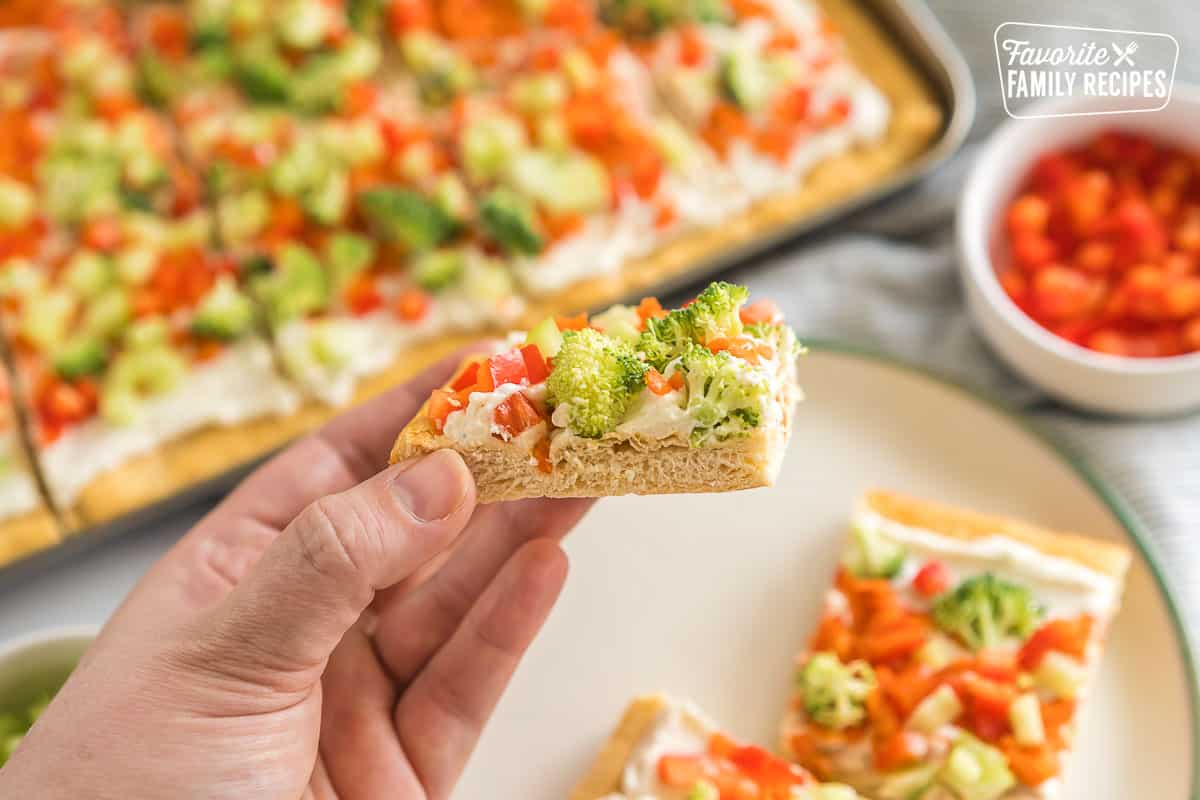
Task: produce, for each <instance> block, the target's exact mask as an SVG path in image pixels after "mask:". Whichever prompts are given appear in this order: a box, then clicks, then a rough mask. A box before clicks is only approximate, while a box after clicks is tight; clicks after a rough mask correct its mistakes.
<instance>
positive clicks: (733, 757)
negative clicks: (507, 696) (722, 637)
mask: <svg viewBox="0 0 1200 800" xmlns="http://www.w3.org/2000/svg"><path fill="white" fill-rule="evenodd" d="M569 797H570V800H743V799H744V800H752V799H753V800H856V798H857V797H858V795H857V794H856V793H855V792H854V790H853V789H851V788H850V787H849V786H845V785H838V784H821V783H818V782H817V780H816V778H814V777H813V776H812V775H811V774H810V773H809V772H808V771H807V770H804V769H802V768H800V767H798V766H796V765H795V764H790V763H788V762H787V761H785V760H784V759H782V758H779V757H778V756H775V755H773V754H771V753H769V752H768V751H766V750H764V749H763V748H761V747H757V746H755V745H751V744H744V743H741V742H739V741H737V740H736V739H734V738H733V737H731V736H729V735H727V734H725V733H723V732H722V731H721V730H720V728H718V727H717V725H716V724H715V723H713V722H712V721H711V720H709V719H708V717H707V716H705V715H704V713H703V712H701V711H700V710H699V709H697V708H696V707H695V706H694V705H693V704H692V703H689V702H687V701H682V700H677V699H674V698H671V697H666V696H663V695H650V696H646V697H639V698H637V699H635V700H634V701H633V702H632V703H630V704H629V707H628V708H626V709H625V714H624V715H623V716H622V718H621V721H620V723H619V724H618V725H617V728H616V730H614V731H613V733H612V735H611V736H610V737H609V739H608V741H607V742H606V743H605V745H604V748H603V749H602V750H601V751H600V754H599V755H598V756H597V757H596V761H595V763H593V765H592V768H591V769H590V770H589V771H588V773H587V774H586V775H584V777H583V778H582V779H581V780H580V781H579V783H578V784H576V786H575V788H574V789H573V790H572V792H571V794H570V795H569Z"/></svg>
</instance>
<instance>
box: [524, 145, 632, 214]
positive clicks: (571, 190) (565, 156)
mask: <svg viewBox="0 0 1200 800" xmlns="http://www.w3.org/2000/svg"><path fill="white" fill-rule="evenodd" d="M508 181H509V183H510V184H511V185H512V187H513V188H514V189H516V190H517V191H518V192H520V193H521V194H523V195H525V196H526V197H529V198H531V199H532V200H533V201H534V202H536V203H537V204H538V205H540V206H543V207H544V208H546V209H548V210H550V211H552V212H554V213H556V214H591V213H595V212H597V211H601V210H603V209H604V208H606V207H607V205H608V202H609V197H610V192H609V178H608V172H607V171H606V170H605V169H604V165H603V164H601V163H600V162H599V161H597V160H596V159H594V158H592V157H591V156H589V155H586V154H584V153H578V152H573V151H568V152H551V151H547V150H523V151H521V152H520V153H517V154H516V155H515V156H513V158H512V161H511V162H510V163H509V165H508Z"/></svg>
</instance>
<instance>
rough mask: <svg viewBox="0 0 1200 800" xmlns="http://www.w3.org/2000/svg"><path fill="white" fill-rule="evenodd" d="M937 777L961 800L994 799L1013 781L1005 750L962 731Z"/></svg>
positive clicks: (1015, 780)
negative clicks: (1002, 750)
mask: <svg viewBox="0 0 1200 800" xmlns="http://www.w3.org/2000/svg"><path fill="white" fill-rule="evenodd" d="M938 778H939V779H940V780H941V782H942V783H944V784H945V785H946V786H948V787H949V788H951V789H953V790H954V791H955V793H956V794H957V796H958V797H960V798H962V800H996V798H998V797H1000V796H1002V795H1003V794H1004V793H1005V792H1007V791H1008V790H1009V789H1011V788H1012V787H1013V786H1015V785H1016V783H1017V779H1016V778H1015V777H1013V774H1012V771H1011V770H1009V768H1008V761H1007V759H1005V757H1004V753H1002V752H1000V751H999V750H997V749H996V748H995V747H992V746H990V745H987V744H984V743H983V742H981V741H979V740H978V739H976V738H975V737H973V736H971V735H969V734H965V733H964V734H962V735H961V736H960V737H959V739H958V741H957V742H956V743H955V745H954V747H953V748H952V749H951V750H950V755H949V756H947V758H946V763H945V765H944V766H943V767H942V769H941V771H940V772H939V773H938Z"/></svg>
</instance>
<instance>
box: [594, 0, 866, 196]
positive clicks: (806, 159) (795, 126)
mask: <svg viewBox="0 0 1200 800" xmlns="http://www.w3.org/2000/svg"><path fill="white" fill-rule="evenodd" d="M609 5H610V6H617V7H621V8H623V9H624V10H625V13H626V14H630V13H631V12H630V9H633V8H638V7H640V6H643V5H651V4H647V3H640V2H636V1H635V0H626V2H619V1H618V0H612V2H610V3H609ZM712 5H714V6H715V5H719V4H712ZM633 16H634V18H635V19H646V18H649V19H655V17H653V15H649V12H646V13H644V14H640V15H633ZM667 22H668V23H673V24H665V23H664V24H659V25H654V26H652V30H653V32H654V34H655V35H654V38H652V39H651V40H649V44H648V45H647V50H646V53H647V54H646V61H647V64H648V65H649V67H650V70H651V72H652V73H653V75H654V82H655V85H656V86H657V87H658V90H659V93H660V94H661V96H662V97H663V99H664V102H665V103H666V105H667V106H668V107H669V108H670V109H671V110H672V112H673V113H675V114H676V116H677V117H678V118H679V119H680V120H681V121H682V122H683V123H684V124H685V125H687V126H688V128H689V129H690V130H692V131H694V132H696V133H698V134H699V136H700V137H701V138H703V139H704V141H705V142H706V143H707V144H708V145H709V147H710V148H711V150H712V151H713V152H714V153H715V154H716V155H717V157H718V158H719V159H720V161H721V163H722V164H723V165H724V166H725V168H726V169H727V170H729V171H730V172H731V173H732V174H733V176H734V177H735V178H736V180H737V183H738V184H739V185H740V186H741V187H743V189H744V190H745V191H747V192H749V193H750V194H751V195H752V196H754V197H762V196H765V195H768V194H774V193H779V192H782V191H786V190H789V189H795V188H796V187H797V186H798V185H799V184H800V181H801V180H802V178H803V177H804V175H805V174H806V173H807V172H808V171H809V170H810V169H812V168H813V167H814V166H815V165H817V164H818V163H819V162H821V161H822V160H824V159H826V158H829V157H830V156H833V155H837V154H839V153H842V152H845V151H847V150H850V149H852V148H853V147H855V146H857V145H863V144H868V143H870V142H873V141H876V140H878V139H879V138H880V137H881V136H882V135H883V134H884V133H885V132H886V130H887V126H888V122H889V117H890V108H889V103H888V101H887V99H886V98H885V97H884V95H883V94H882V93H881V92H880V91H879V90H878V89H876V88H875V86H874V85H872V84H871V82H870V81H869V80H868V79H867V78H866V77H865V76H864V75H863V74H862V73H860V72H859V71H858V69H857V68H856V67H855V66H854V65H853V64H852V63H851V61H850V60H849V58H848V57H847V56H846V54H845V52H844V43H843V41H842V39H841V37H840V34H839V33H838V32H837V31H836V29H834V28H833V26H832V24H831V23H830V22H829V21H828V19H827V18H826V17H824V16H823V14H822V13H821V11H820V9H819V8H818V7H817V6H816V5H814V4H813V3H811V2H808V1H807V0H764V2H753V3H730V4H729V7H728V9H727V10H721V9H717V10H716V11H713V12H711V13H708V14H705V15H698V14H693V15H692V17H691V18H690V19H689V18H684V19H676V18H668V19H667Z"/></svg>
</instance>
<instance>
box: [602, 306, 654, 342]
mask: <svg viewBox="0 0 1200 800" xmlns="http://www.w3.org/2000/svg"><path fill="white" fill-rule="evenodd" d="M641 324H642V318H641V317H640V316H639V315H638V313H637V309H636V308H631V307H630V306H623V305H615V306H612V307H611V308H609V309H607V310H606V311H602V312H601V313H599V314H597V315H595V316H594V317H592V318H591V325H592V327H594V328H598V329H599V330H600V331H601V332H602V333H604V335H605V336H611V337H612V338H614V339H622V340H624V341H627V342H629V343H631V344H632V343H634V342H636V341H637V340H638V339H639V338H640V337H641V335H642V333H641V330H640V326H641Z"/></svg>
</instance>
